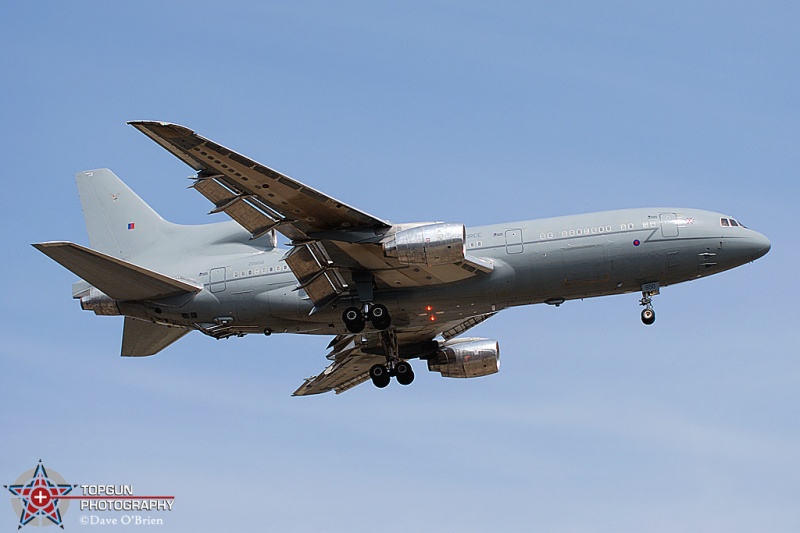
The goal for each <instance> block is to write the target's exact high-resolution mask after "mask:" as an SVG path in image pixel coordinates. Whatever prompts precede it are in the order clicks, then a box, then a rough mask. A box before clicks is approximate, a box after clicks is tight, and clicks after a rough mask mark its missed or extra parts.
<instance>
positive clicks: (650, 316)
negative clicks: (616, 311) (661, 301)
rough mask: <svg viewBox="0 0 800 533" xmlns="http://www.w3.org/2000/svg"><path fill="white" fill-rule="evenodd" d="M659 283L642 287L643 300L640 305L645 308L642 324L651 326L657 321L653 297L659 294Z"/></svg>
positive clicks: (646, 284)
mask: <svg viewBox="0 0 800 533" xmlns="http://www.w3.org/2000/svg"><path fill="white" fill-rule="evenodd" d="M659 293H660V291H659V286H658V282H655V283H645V284H644V285H642V299H641V300H639V305H643V306H644V310H643V311H642V322H643V323H644V324H645V325H646V326H649V325H651V324H653V322H655V321H656V312H655V310H654V309H653V298H652V297H653V296H656V295H657V294H659Z"/></svg>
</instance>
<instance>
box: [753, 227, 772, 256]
mask: <svg viewBox="0 0 800 533" xmlns="http://www.w3.org/2000/svg"><path fill="white" fill-rule="evenodd" d="M753 233H754V235H753V236H752V237H750V239H749V241H750V243H749V245H750V246H749V248H750V249H751V250H752V257H753V260H756V259H758V258H759V257H763V256H765V255H767V252H769V250H770V248H772V243H771V242H769V239H768V238H767V237H766V236H765V235H762V234H760V233H758V232H757V231H754V232H753Z"/></svg>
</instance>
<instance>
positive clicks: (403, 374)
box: [394, 361, 414, 385]
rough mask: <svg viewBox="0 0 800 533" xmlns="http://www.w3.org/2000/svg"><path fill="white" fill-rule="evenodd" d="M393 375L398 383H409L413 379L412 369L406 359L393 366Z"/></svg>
mask: <svg viewBox="0 0 800 533" xmlns="http://www.w3.org/2000/svg"><path fill="white" fill-rule="evenodd" d="M394 376H395V377H396V378H397V382H398V383H399V384H400V385H411V383H412V382H413V381H414V369H413V368H411V364H409V363H408V362H406V361H400V362H399V363H397V365H396V366H395V367H394Z"/></svg>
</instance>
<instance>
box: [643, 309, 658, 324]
mask: <svg viewBox="0 0 800 533" xmlns="http://www.w3.org/2000/svg"><path fill="white" fill-rule="evenodd" d="M655 321H656V312H655V311H653V310H652V309H645V310H644V311H642V322H644V324H645V325H646V326H649V325H650V324H652V323H653V322H655Z"/></svg>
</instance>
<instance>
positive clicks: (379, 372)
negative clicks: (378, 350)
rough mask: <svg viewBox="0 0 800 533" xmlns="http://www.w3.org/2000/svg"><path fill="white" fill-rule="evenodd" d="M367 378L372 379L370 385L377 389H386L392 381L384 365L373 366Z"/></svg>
mask: <svg viewBox="0 0 800 533" xmlns="http://www.w3.org/2000/svg"><path fill="white" fill-rule="evenodd" d="M369 377H370V379H372V384H373V385H375V386H376V387H378V388H379V389H382V388H384V387H386V386H387V385H388V384H389V381H391V379H392V378H391V376H390V375H389V369H388V368H386V367H385V366H384V365H374V366H373V367H372V368H370V369H369Z"/></svg>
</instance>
